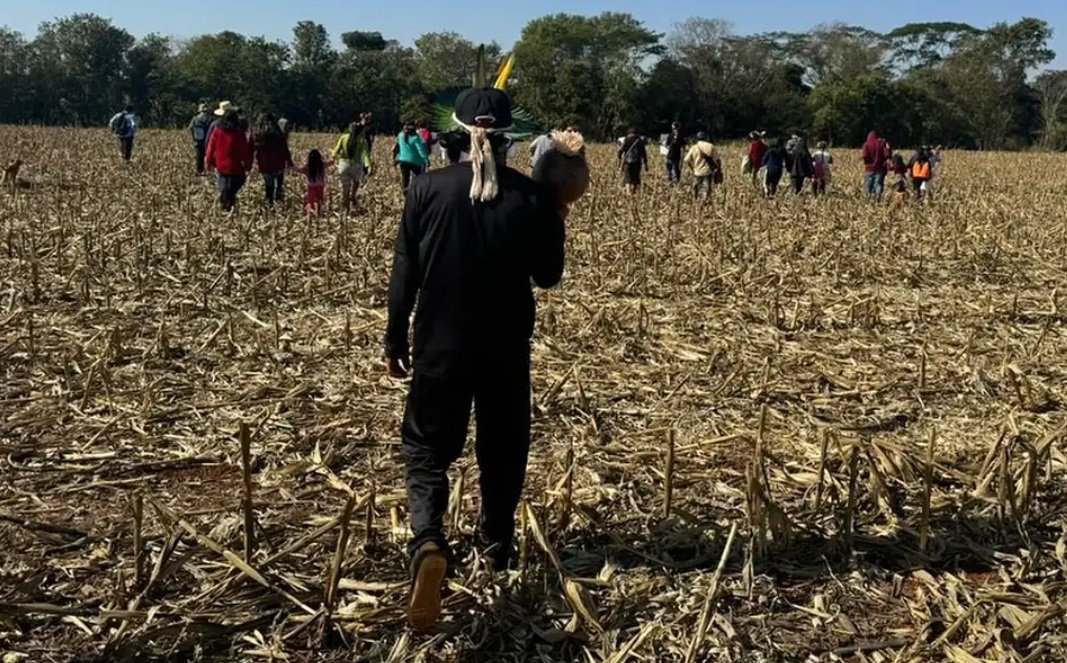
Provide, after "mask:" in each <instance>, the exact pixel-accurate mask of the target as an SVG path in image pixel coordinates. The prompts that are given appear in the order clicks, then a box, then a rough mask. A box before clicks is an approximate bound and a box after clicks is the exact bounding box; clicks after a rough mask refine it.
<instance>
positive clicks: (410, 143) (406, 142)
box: [393, 122, 430, 191]
mask: <svg viewBox="0 0 1067 663" xmlns="http://www.w3.org/2000/svg"><path fill="white" fill-rule="evenodd" d="M393 159H394V160H395V161H396V166H397V168H399V169H400V186H401V187H402V188H403V189H404V191H407V190H408V185H410V184H411V178H413V177H415V176H416V175H421V174H422V173H423V172H424V171H425V170H426V168H427V167H428V166H429V165H430V152H429V151H428V150H427V149H426V142H425V141H424V140H423V139H422V136H419V134H418V133H417V132H416V131H415V125H414V124H412V123H411V122H406V123H405V124H404V130H403V131H401V132H400V134H399V135H398V136H397V137H396V146H394V147H393Z"/></svg>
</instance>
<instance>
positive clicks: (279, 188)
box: [263, 170, 285, 205]
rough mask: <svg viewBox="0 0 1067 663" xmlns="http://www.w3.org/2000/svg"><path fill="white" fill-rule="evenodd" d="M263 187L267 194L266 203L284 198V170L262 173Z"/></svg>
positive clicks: (269, 203) (271, 203)
mask: <svg viewBox="0 0 1067 663" xmlns="http://www.w3.org/2000/svg"><path fill="white" fill-rule="evenodd" d="M263 188H264V189H265V190H266V194H267V204H268V205H273V204H274V203H280V202H282V200H284V199H285V171H284V170H282V171H279V172H277V173H263Z"/></svg>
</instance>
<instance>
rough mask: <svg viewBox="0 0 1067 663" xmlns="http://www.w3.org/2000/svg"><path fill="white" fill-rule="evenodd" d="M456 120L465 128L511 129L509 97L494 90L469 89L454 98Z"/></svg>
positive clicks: (500, 91) (487, 88)
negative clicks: (464, 125)
mask: <svg viewBox="0 0 1067 663" xmlns="http://www.w3.org/2000/svg"><path fill="white" fill-rule="evenodd" d="M456 118H457V119H458V120H459V121H460V122H462V123H463V124H466V125H467V126H470V127H474V126H478V127H484V128H486V129H507V128H509V127H511V97H509V96H508V95H507V93H506V92H504V91H503V90H497V89H495V88H489V87H485V88H471V89H469V90H464V91H463V92H460V93H459V96H458V97H456Z"/></svg>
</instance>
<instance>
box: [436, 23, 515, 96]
mask: <svg viewBox="0 0 1067 663" xmlns="http://www.w3.org/2000/svg"><path fill="white" fill-rule="evenodd" d="M485 59H486V62H487V63H488V64H489V67H490V68H492V67H493V65H494V64H495V63H497V62H499V61H500V59H501V51H500V46H499V45H498V44H496V43H495V42H494V43H491V44H488V45H486V46H485ZM477 66H478V45H477V44H475V43H474V42H472V41H470V40H468V39H465V38H463V37H462V36H461V35H459V34H457V33H455V32H429V33H427V34H424V35H422V36H421V37H419V38H418V39H416V40H415V68H416V71H417V73H418V77H419V82H420V84H421V85H422V86H423V88H424V89H425V90H427V91H428V92H431V93H434V92H441V91H444V90H450V89H454V88H458V87H467V86H469V85H470V84H471V81H472V80H474V73H475V71H476V69H477ZM490 73H491V72H490Z"/></svg>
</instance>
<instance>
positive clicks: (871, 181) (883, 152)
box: [860, 131, 893, 202]
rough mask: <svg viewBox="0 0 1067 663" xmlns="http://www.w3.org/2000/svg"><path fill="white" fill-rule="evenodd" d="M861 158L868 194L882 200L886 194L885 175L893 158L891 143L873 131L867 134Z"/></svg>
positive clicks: (872, 197)
mask: <svg viewBox="0 0 1067 663" xmlns="http://www.w3.org/2000/svg"><path fill="white" fill-rule="evenodd" d="M860 158H861V159H862V160H863V173H864V174H863V182H864V188H865V189H866V191H867V196H868V197H869V198H871V199H873V200H876V201H878V202H882V197H883V196H884V195H885V177H886V174H887V173H888V172H889V167H888V164H889V161H890V159H892V158H893V151H892V150H891V149H889V143H887V142H886V141H885V139H882V138H879V137H878V132H877V131H871V132H870V133H869V134H867V142H865V143H864V144H863V150H862V152H861V153H860Z"/></svg>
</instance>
